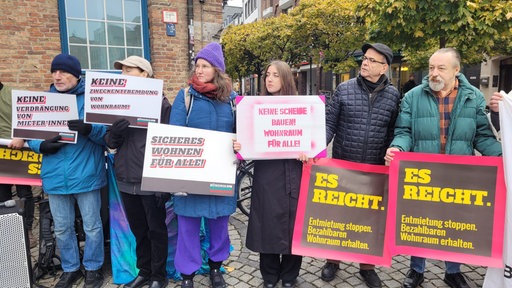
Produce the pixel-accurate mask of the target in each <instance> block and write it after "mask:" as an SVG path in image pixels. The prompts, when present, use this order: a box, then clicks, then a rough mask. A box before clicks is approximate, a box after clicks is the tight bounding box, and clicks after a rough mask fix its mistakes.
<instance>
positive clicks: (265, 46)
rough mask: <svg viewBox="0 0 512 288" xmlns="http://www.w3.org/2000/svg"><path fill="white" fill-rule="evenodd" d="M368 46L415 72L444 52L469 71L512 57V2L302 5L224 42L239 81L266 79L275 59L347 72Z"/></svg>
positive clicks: (316, 0)
mask: <svg viewBox="0 0 512 288" xmlns="http://www.w3.org/2000/svg"><path fill="white" fill-rule="evenodd" d="M365 42H383V43H385V44H387V45H389V46H390V47H391V48H392V49H393V50H394V51H396V52H400V53H401V54H402V55H403V56H404V57H405V60H406V61H407V62H408V64H409V66H410V67H412V68H413V69H421V68H424V67H426V65H427V64H428V57H429V56H430V55H431V54H432V52H434V51H435V50H437V49H439V48H441V47H454V48H456V49H458V50H459V51H460V52H461V54H462V56H463V61H464V64H476V63H479V62H481V61H482V60H483V59H484V58H485V57H488V56H494V55H499V54H508V55H510V54H512V44H511V43H512V1H503V0H472V1H458V0H446V1H437V0H423V1H414V0H402V1H397V0H360V1H353V0H301V1H300V4H299V5H298V6H297V7H295V8H294V9H292V10H291V11H290V12H289V13H288V14H281V15H279V16H277V17H272V18H267V19H261V20H258V21H256V22H253V23H250V24H244V25H237V26H233V25H232V26H229V27H227V29H226V30H225V31H224V32H223V34H222V37H221V43H222V45H223V47H224V53H225V57H226V66H227V72H228V73H229V74H230V75H231V76H232V77H233V78H234V79H241V78H243V77H246V76H248V75H252V74H258V75H260V76H261V73H262V71H263V69H264V67H265V65H266V64H267V63H268V62H269V61H271V60H273V59H281V60H284V61H286V62H288V63H289V64H290V65H292V66H296V67H297V66H298V65H300V63H302V62H303V61H310V60H312V61H313V62H314V63H316V64H319V63H321V64H322V67H323V68H325V69H328V70H332V71H333V72H335V73H342V72H347V71H349V70H350V69H351V68H353V67H355V66H357V63H356V62H355V60H354V57H353V53H354V52H355V51H357V50H359V49H360V48H361V45H362V44H363V43H365Z"/></svg>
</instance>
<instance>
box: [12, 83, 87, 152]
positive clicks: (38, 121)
mask: <svg viewBox="0 0 512 288" xmlns="http://www.w3.org/2000/svg"><path fill="white" fill-rule="evenodd" d="M73 119H78V108H77V104H76V95H73V94H65V93H49V92H34V91H23V90H12V134H11V137H12V138H24V139H40V140H44V139H50V138H53V137H55V136H58V135H60V136H61V137H62V138H61V141H60V142H66V143H76V138H77V132H76V131H71V130H69V129H68V120H73Z"/></svg>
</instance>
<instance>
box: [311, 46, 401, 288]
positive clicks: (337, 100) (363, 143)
mask: <svg viewBox="0 0 512 288" xmlns="http://www.w3.org/2000/svg"><path fill="white" fill-rule="evenodd" d="M361 50H362V51H363V53H364V55H363V56H362V62H361V70H360V72H359V75H358V76H357V77H356V78H352V79H350V80H348V81H346V82H343V83H341V84H340V85H338V87H337V88H336V91H335V92H334V95H333V96H332V98H331V101H329V103H328V104H327V107H326V122H325V123H326V130H327V131H326V137H327V143H329V142H331V140H333V138H334V141H333V143H332V158H334V159H341V160H346V161H352V162H357V163H365V164H374V165H384V164H385V163H384V154H385V153H386V149H387V148H388V147H389V143H391V140H392V139H393V128H394V127H395V120H396V117H397V115H398V110H399V104H400V92H398V90H397V89H396V88H395V87H394V86H393V85H392V84H391V81H390V80H389V79H388V77H387V76H386V74H387V73H388V70H389V67H390V66H391V62H393V52H392V51H391V49H390V48H389V47H388V46H386V45H384V44H382V43H374V44H364V45H363V46H362V48H361ZM338 269H339V261H335V260H327V263H326V264H325V265H324V266H323V268H322V271H321V275H320V277H321V278H322V280H324V281H326V282H329V281H332V280H333V279H334V278H335V277H336V271H338ZM359 275H361V277H362V278H363V280H364V282H365V283H366V285H367V286H368V287H370V288H380V287H382V283H381V280H380V278H379V276H378V275H377V272H375V265H372V264H364V263H360V264H359Z"/></svg>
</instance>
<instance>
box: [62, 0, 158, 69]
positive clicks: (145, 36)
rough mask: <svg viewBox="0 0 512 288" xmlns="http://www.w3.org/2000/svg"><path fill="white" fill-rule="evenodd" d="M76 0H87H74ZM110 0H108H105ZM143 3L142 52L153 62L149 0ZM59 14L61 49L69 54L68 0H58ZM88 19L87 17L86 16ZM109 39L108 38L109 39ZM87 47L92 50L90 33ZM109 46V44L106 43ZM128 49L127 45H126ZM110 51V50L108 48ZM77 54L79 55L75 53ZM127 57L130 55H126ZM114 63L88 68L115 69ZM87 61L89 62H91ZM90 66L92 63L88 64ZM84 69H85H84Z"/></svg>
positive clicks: (141, 0) (143, 0) (141, 3)
mask: <svg viewBox="0 0 512 288" xmlns="http://www.w3.org/2000/svg"><path fill="white" fill-rule="evenodd" d="M74 1H86V0H74ZM103 1H104V2H105V1H108V0H103ZM140 5H141V29H142V39H141V40H142V46H141V49H142V54H143V57H144V58H146V59H147V60H148V61H150V62H151V51H150V45H149V41H150V38H149V14H148V0H140ZM58 15H59V31H60V43H61V50H62V53H64V54H69V35H68V30H67V27H68V19H67V18H66V0H58ZM86 19H87V18H86ZM123 23H127V22H123ZM107 41H108V39H107ZM86 46H87V49H88V51H90V50H89V49H90V47H91V45H90V44H89V35H87V44H86ZM106 47H108V45H106ZM124 48H125V49H126V46H124ZM107 51H108V50H107ZM74 56H77V55H74ZM126 56H127V57H128V56H130V55H126ZM87 58H88V61H89V63H90V61H91V59H90V58H89V55H88V57H87ZM116 60H122V59H116ZM111 62H112V63H108V65H107V67H110V69H92V68H89V69H87V70H95V71H114V70H115V69H112V68H113V67H112V65H113V62H114V61H111ZM89 63H87V64H89ZM87 66H88V67H90V65H87ZM82 70H84V69H82Z"/></svg>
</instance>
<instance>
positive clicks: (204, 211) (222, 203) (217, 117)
mask: <svg viewBox="0 0 512 288" xmlns="http://www.w3.org/2000/svg"><path fill="white" fill-rule="evenodd" d="M188 93H190V96H191V97H192V98H193V99H192V101H188V100H189V99H187V102H188V103H187V105H189V104H190V107H189V109H188V110H189V113H188V116H187V108H186V106H185V89H181V90H180V92H178V95H177V96H176V99H174V103H173V105H172V113H171V120H170V122H169V124H171V125H178V126H186V127H191V128H199V129H206V130H214V131H222V132H229V133H232V132H234V131H233V130H234V115H233V111H232V107H231V104H230V103H229V102H227V103H225V102H220V101H217V100H212V99H210V98H208V97H206V96H204V95H202V94H199V92H197V91H196V90H194V88H192V87H189V89H188ZM235 96H236V93H234V92H231V96H230V99H231V100H232V99H233V98H235ZM226 149H232V147H226ZM235 194H236V193H235ZM235 209H236V197H235V196H233V197H226V196H209V195H194V194H189V195H187V196H175V197H174V211H175V212H176V214H177V215H181V216H188V217H206V218H217V217H219V216H228V215H231V214H233V212H235Z"/></svg>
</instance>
